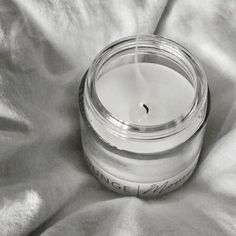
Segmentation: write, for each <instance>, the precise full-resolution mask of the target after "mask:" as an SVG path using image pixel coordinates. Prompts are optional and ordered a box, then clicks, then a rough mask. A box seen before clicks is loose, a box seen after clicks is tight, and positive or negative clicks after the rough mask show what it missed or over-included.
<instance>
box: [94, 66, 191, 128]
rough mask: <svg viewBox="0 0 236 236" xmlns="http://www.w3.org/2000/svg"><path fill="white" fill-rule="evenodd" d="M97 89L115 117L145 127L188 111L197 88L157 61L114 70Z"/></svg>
mask: <svg viewBox="0 0 236 236" xmlns="http://www.w3.org/2000/svg"><path fill="white" fill-rule="evenodd" d="M137 68H138V70H139V72H138V73H137ZM137 75H138V76H137ZM96 92H97V95H98V98H99V100H100V101H101V103H102V104H103V106H104V107H105V108H106V109H107V110H108V111H109V112H110V113H111V114H112V115H113V116H114V117H116V118H118V119H120V120H122V121H125V122H128V123H131V124H136V125H145V126H153V125H161V124H164V123H167V122H170V121H172V120H175V119H176V118H178V117H179V116H181V115H183V114H186V113H187V112H188V111H189V109H190V107H191V104H192V102H193V99H194V89H193V87H192V85H191V84H190V82H189V81H188V80H187V79H186V78H185V77H183V76H182V75H181V74H179V73H178V72H176V71H174V70H172V69H170V68H168V67H165V66H162V65H159V64H154V63H137V64H127V65H124V66H120V67H117V68H115V69H112V70H111V71H109V72H107V73H105V74H103V75H102V76H101V77H100V78H99V79H98V80H97V81H96Z"/></svg>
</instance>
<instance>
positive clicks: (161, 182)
mask: <svg viewBox="0 0 236 236" xmlns="http://www.w3.org/2000/svg"><path fill="white" fill-rule="evenodd" d="M135 62H145V63H156V64H160V65H164V66H166V67H169V68H171V69H173V70H175V71H177V72H178V73H180V74H181V75H182V76H183V77H184V78H186V80H188V81H189V82H190V83H191V85H192V87H193V89H194V93H195V94H194V99H193V102H192V104H191V106H190V107H189V110H188V111H187V112H186V114H181V115H180V116H179V117H177V118H176V119H175V120H172V121H170V122H168V123H164V124H159V125H151V126H148V125H146V126H144V125H137V124H131V123H128V122H126V121H123V120H120V119H119V118H117V117H115V116H114V115H113V114H111V113H110V112H109V111H108V110H107V109H106V108H105V107H104V105H103V104H102V103H101V101H100V100H99V98H98V96H97V93H96V83H97V81H98V80H99V79H100V78H101V76H102V75H104V74H105V73H107V72H108V71H110V70H112V69H114V68H117V67H119V66H122V65H125V64H133V63H135ZM114 89H115V88H114ZM79 104H80V123H81V138H82V145H83V149H84V154H85V157H86V160H87V162H88V165H89V167H90V169H91V170H92V172H93V173H94V175H95V176H96V177H97V179H98V180H99V181H100V182H101V183H102V184H104V185H105V186H107V187H108V188H110V189H111V190H114V191H116V192H119V193H122V194H126V195H135V196H139V197H153V196H158V195H161V194H164V193H167V192H170V191H172V190H174V189H176V188H177V187H179V186H180V185H182V184H183V183H184V182H185V181H186V180H187V179H188V178H189V177H190V176H191V174H192V172H193V170H194V168H195V166H196V164H197V161H198V157H199V154H200V151H201V146H202V141H203V136H204V131H205V126H206V121H207V117H208V113H209V92H208V86H207V79H206V76H205V73H204V71H203V69H202V68H201V66H200V65H199V62H198V61H197V60H196V59H195V58H194V57H193V56H192V55H191V53H190V52H189V51H187V50H186V49H185V48H184V47H182V46H181V45H179V44H177V43H176V42H174V41H171V40H169V39H166V38H162V37H158V36H154V35H139V36H138V37H136V36H132V37H127V38H123V39H120V40H118V41H116V42H114V43H112V44H110V45H108V46H107V47H106V48H105V49H104V50H103V51H101V52H100V53H99V54H98V55H97V57H96V58H95V60H94V61H93V63H92V65H91V66H90V68H89V69H88V71H87V72H86V74H85V75H84V77H83V80H82V82H81V85H80V91H79Z"/></svg>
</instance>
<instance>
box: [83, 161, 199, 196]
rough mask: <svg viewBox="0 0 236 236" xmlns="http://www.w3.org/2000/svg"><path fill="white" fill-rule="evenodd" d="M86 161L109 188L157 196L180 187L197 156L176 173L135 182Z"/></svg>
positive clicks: (134, 193) (188, 174)
mask: <svg viewBox="0 0 236 236" xmlns="http://www.w3.org/2000/svg"><path fill="white" fill-rule="evenodd" d="M86 161H87V163H88V166H89V168H90V169H91V171H92V173H93V174H94V176H95V177H96V178H97V179H98V180H99V182H100V183H102V184H103V185H105V186H106V187H107V188H109V189H110V190H112V191H115V192H118V193H120V194H123V195H135V196H137V197H140V198H145V197H155V196H159V195H162V194H165V193H168V192H171V191H173V190H174V189H176V188H178V187H180V186H181V185H182V184H183V183H184V182H185V181H187V180H188V178H189V177H190V176H191V174H192V173H193V171H194V169H195V167H196V164H197V161H198V157H197V158H196V159H195V160H194V161H193V162H192V163H191V165H190V166H188V167H187V168H186V169H185V170H184V171H182V172H181V173H179V174H178V175H175V176H173V177H171V178H169V179H166V180H163V181H157V182H153V183H136V182H131V181H127V180H124V179H120V178H117V177H115V176H113V175H111V174H109V173H107V172H106V171H104V170H103V169H102V168H100V167H99V166H98V165H97V164H96V163H95V162H93V161H91V160H90V159H89V158H88V157H86Z"/></svg>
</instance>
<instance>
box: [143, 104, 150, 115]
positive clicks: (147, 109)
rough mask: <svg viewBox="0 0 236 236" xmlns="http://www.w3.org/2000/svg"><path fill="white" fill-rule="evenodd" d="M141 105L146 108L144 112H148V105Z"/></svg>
mask: <svg viewBox="0 0 236 236" xmlns="http://www.w3.org/2000/svg"><path fill="white" fill-rule="evenodd" d="M143 107H144V109H145V110H146V113H147V114H148V112H149V108H148V106H147V105H146V104H143Z"/></svg>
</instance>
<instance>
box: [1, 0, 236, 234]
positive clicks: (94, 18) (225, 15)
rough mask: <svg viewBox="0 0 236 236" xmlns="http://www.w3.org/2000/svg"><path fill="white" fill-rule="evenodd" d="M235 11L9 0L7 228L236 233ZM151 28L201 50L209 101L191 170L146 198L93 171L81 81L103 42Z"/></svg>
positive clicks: (4, 7)
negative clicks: (86, 148)
mask: <svg viewBox="0 0 236 236" xmlns="http://www.w3.org/2000/svg"><path fill="white" fill-rule="evenodd" d="M235 11H236V3H235V1H233V0H227V1H220V0H205V1H194V0H180V1H168V3H167V1H166V0H159V1H158V0H146V1H140V0H121V1H116V0H110V1H108V0H104V1H98V0H89V1H87V0H77V1H76V0H74V1H73V0H61V1H57V0H42V1H37V0H28V1H26V0H1V1H0V84H1V86H0V236H15V235H44V236H53V235H56V236H60V235H63V236H64V235H68V236H73V235H89V236H90V235H102V236H103V235H111V236H121V235H122V236H123V235H125V236H126V235H127V236H128V235H151V236H152V235H153V236H156V235H180V236H184V235H186V236H187V235H188V236H189V235H204V236H205V235H235V234H236V209H235V203H236V181H235V178H236V145H235V144H236V129H235V125H236V103H235V101H236V69H235V68H236V41H235V37H236V26H235V25H236V17H235ZM154 31H155V32H156V33H157V34H161V35H164V36H168V37H170V38H172V39H174V40H176V41H178V42H180V43H181V44H183V45H185V46H186V47H187V48H188V49H189V50H191V51H192V52H193V53H194V54H195V55H196V56H197V57H198V59H199V60H200V61H201V62H202V64H203V67H204V69H205V71H206V73H207V76H208V80H209V84H210V89H211V95H212V108H211V115H210V119H209V125H208V129H207V133H206V139H205V143H204V147H203V152H202V155H201V161H200V163H199V165H198V168H197V171H196V172H195V174H194V176H193V177H192V178H191V180H190V181H189V182H188V183H187V184H185V185H184V186H183V188H181V189H179V190H177V191H175V192H173V193H171V194H169V195H167V196H165V197H163V198H161V199H152V200H142V199H137V198H135V197H123V196H120V195H117V194H115V193H112V192H110V191H109V190H107V189H105V188H104V187H102V186H101V185H100V184H99V183H98V182H97V181H96V180H95V179H94V177H92V176H91V174H90V172H89V171H88V169H87V167H86V166H85V164H84V160H83V154H82V151H81V144H80V138H79V136H80V135H79V132H80V128H79V120H78V116H79V114H78V102H77V99H78V97H77V92H78V86H79V81H80V79H81V76H82V75H83V73H84V72H85V70H86V69H87V67H88V66H89V65H90V63H91V61H92V59H93V58H94V56H95V55H96V53H97V52H98V51H99V50H100V49H102V48H103V47H104V46H106V45H107V44H108V43H109V42H111V41H113V40H115V39H118V38H120V37H122V36H126V35H131V34H136V33H153V32H154Z"/></svg>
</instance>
